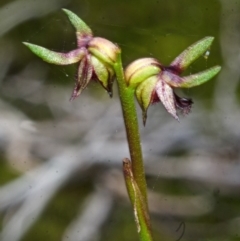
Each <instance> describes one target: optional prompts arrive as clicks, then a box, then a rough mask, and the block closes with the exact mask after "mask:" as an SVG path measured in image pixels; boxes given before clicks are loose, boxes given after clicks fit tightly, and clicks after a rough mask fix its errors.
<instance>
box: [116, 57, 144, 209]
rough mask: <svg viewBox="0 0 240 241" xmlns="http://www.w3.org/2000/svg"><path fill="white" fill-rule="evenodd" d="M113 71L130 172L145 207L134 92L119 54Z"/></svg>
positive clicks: (142, 168)
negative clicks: (127, 79)
mask: <svg viewBox="0 0 240 241" xmlns="http://www.w3.org/2000/svg"><path fill="white" fill-rule="evenodd" d="M114 70H115V73H116V77H117V83H118V90H119V96H120V101H121V105H122V112H123V117H124V123H125V128H126V133H127V139H128V146H129V151H130V156H131V162H132V172H133V176H134V179H135V181H136V183H137V185H138V187H139V189H140V192H141V194H142V196H143V201H144V203H145V204H146V207H147V206H148V205H147V184H146V179H145V172H144V166H143V158H142V148H141V144H140V143H141V142H140V134H139V129H138V119H137V112H136V108H135V104H134V90H133V89H131V88H128V87H127V85H126V81H125V77H124V72H123V67H122V59H121V53H119V54H118V59H117V61H116V63H115V64H114Z"/></svg>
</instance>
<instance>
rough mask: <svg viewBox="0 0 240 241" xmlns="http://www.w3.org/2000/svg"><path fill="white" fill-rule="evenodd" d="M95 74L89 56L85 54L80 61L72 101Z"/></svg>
mask: <svg viewBox="0 0 240 241" xmlns="http://www.w3.org/2000/svg"><path fill="white" fill-rule="evenodd" d="M92 74H93V67H92V65H91V62H90V60H89V56H85V57H84V58H83V59H82V61H81V62H80V65H79V68H78V73H77V81H76V84H75V88H74V90H73V93H72V97H71V99H70V101H72V100H74V99H76V98H77V97H78V96H79V95H80V94H81V92H82V91H83V90H84V89H85V88H86V86H87V85H88V83H89V81H90V80H91V78H92Z"/></svg>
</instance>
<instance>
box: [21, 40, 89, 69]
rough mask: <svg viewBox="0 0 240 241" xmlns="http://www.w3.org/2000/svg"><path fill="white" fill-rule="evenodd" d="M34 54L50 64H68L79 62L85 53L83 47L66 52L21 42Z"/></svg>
mask: <svg viewBox="0 0 240 241" xmlns="http://www.w3.org/2000/svg"><path fill="white" fill-rule="evenodd" d="M23 44H24V45H26V46H27V47H28V48H29V49H30V50H31V51H32V52H33V53H34V54H36V55H37V56H38V57H40V58H41V59H43V60H44V61H46V62H48V63H50V64H57V65H68V64H74V63H77V62H79V61H80V60H81V59H82V58H83V56H84V55H85V53H86V50H85V49H84V48H81V49H76V50H73V51H70V52H68V53H59V52H55V51H51V50H49V49H46V48H44V47H41V46H38V45H35V44H30V43H26V42H23Z"/></svg>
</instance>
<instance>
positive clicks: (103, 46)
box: [24, 9, 221, 124]
mask: <svg viewBox="0 0 240 241" xmlns="http://www.w3.org/2000/svg"><path fill="white" fill-rule="evenodd" d="M63 11H64V12H65V14H66V15H67V16H68V18H69V20H70V22H71V23H72V25H73V26H74V28H75V30H76V37H77V48H76V49H75V50H72V51H70V52H68V53H60V52H54V51H51V50H49V49H46V48H44V47H41V46H38V45H35V44H31V43H26V42H24V44H25V45H26V46H27V47H28V48H29V49H30V50H31V51H32V52H33V53H35V54H36V55H38V56H39V57H40V58H42V59H43V60H44V61H46V62H48V63H52V64H57V65H68V64H73V63H79V66H78V72H77V80H76V84H75V87H74V90H73V93H72V97H71V100H74V99H75V98H76V97H78V96H79V95H80V93H81V92H82V90H84V89H85V88H86V86H87V85H88V83H89V82H90V80H92V79H94V80H97V81H98V82H99V83H100V84H101V85H102V86H103V87H104V88H105V89H106V90H107V91H108V93H109V95H110V96H112V84H113V80H114V78H115V75H116V74H115V68H114V66H115V64H117V61H119V58H118V56H119V53H120V49H119V47H118V46H117V45H115V44H113V43H112V42H110V41H109V40H107V39H104V38H100V37H93V33H92V30H91V29H90V28H89V27H88V26H87V24H86V23H84V22H83V21H82V20H81V19H80V18H79V17H78V16H77V15H76V14H74V13H73V12H71V11H69V10H66V9H63ZM213 39H214V38H213V37H205V38H203V39H202V40H200V41H198V42H196V43H194V44H193V45H191V46H190V47H188V48H187V49H186V50H184V51H183V52H182V53H181V54H180V55H179V56H178V57H177V58H175V59H174V60H173V62H172V63H171V64H170V65H169V66H167V67H166V66H164V65H162V64H161V63H160V62H159V61H158V60H156V59H154V58H142V59H138V60H136V61H134V62H132V63H131V64H130V65H128V66H127V68H126V70H125V80H126V83H125V85H126V88H131V89H133V90H134V91H135V94H136V97H137V100H138V102H139V104H140V106H141V108H142V111H143V123H144V124H145V123H146V119H147V109H148V107H149V106H150V105H151V104H153V103H155V102H159V101H160V102H161V103H162V104H163V106H164V107H165V108H166V110H167V111H168V112H169V113H170V114H171V115H172V116H173V117H174V118H175V119H177V120H179V117H178V113H177V110H180V112H182V113H183V114H188V113H189V112H190V110H191V106H192V104H193V102H192V100H191V99H188V98H181V97H179V96H178V95H176V93H175V92H174V90H173V88H190V87H194V86H198V85H200V84H202V83H204V82H206V81H208V80H209V79H211V78H212V77H214V76H215V75H216V74H217V73H218V72H219V71H220V69H221V67H220V66H214V67H212V68H210V69H207V70H205V71H202V72H200V73H197V74H192V75H189V76H185V77H182V76H180V75H181V73H182V72H183V71H184V70H185V69H186V68H187V67H188V66H189V65H190V64H191V63H192V62H193V61H195V60H196V59H197V58H199V57H200V56H202V55H204V53H206V52H207V51H208V49H209V47H210V45H211V44H212V42H213ZM120 61H121V60H120Z"/></svg>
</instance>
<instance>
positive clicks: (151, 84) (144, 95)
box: [136, 76, 158, 126]
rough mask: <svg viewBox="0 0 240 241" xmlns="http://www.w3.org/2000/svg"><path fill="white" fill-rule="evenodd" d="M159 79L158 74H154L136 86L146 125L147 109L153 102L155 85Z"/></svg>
mask: <svg viewBox="0 0 240 241" xmlns="http://www.w3.org/2000/svg"><path fill="white" fill-rule="evenodd" d="M157 81H158V78H157V76H152V77H149V78H148V79H146V80H145V81H143V82H142V83H141V84H139V85H138V86H137V88H136V97H137V101H138V103H139V105H140V106H141V109H142V118H143V125H144V126H145V125H146V121H147V110H148V107H149V106H150V105H151V104H152V102H153V96H154V94H155V86H156V83H157Z"/></svg>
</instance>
